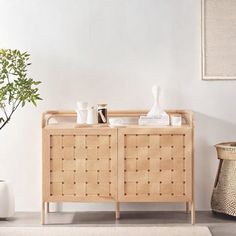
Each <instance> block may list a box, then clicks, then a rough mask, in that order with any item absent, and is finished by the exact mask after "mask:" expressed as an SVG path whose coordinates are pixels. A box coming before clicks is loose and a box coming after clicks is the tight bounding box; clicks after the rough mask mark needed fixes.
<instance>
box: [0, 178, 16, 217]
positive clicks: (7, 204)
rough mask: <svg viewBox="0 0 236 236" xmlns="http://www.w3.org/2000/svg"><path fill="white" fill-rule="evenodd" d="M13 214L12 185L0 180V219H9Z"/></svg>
mask: <svg viewBox="0 0 236 236" xmlns="http://www.w3.org/2000/svg"><path fill="white" fill-rule="evenodd" d="M14 213H15V198H14V193H13V188H12V185H11V183H10V182H9V181H7V180H0V218H9V217H11V216H13V215H14Z"/></svg>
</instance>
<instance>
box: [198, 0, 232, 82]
mask: <svg viewBox="0 0 236 236" xmlns="http://www.w3.org/2000/svg"><path fill="white" fill-rule="evenodd" d="M207 1H209V0H201V69H202V75H201V76H202V80H235V79H236V74H235V75H233V76H228V75H214V74H212V75H207V74H206V69H207V65H206V63H207V62H206V30H207V29H206V28H207V25H206V21H205V17H206V7H205V4H206V2H207ZM235 34H236V32H235Z"/></svg>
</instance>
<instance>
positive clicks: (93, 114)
mask: <svg viewBox="0 0 236 236" xmlns="http://www.w3.org/2000/svg"><path fill="white" fill-rule="evenodd" d="M86 123H87V124H88V125H95V124H97V123H98V115H97V109H95V108H94V107H90V108H88V114H87V121H86Z"/></svg>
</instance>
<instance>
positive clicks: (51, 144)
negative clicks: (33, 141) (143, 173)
mask: <svg viewBox="0 0 236 236" xmlns="http://www.w3.org/2000/svg"><path fill="white" fill-rule="evenodd" d="M43 140H44V162H43V173H44V174H43V176H44V177H43V188H44V199H45V200H46V201H113V200H116V198H117V131H116V129H110V128H102V129H101V128H100V129H87V128H83V129H71V130H53V129H51V130H44V134H43Z"/></svg>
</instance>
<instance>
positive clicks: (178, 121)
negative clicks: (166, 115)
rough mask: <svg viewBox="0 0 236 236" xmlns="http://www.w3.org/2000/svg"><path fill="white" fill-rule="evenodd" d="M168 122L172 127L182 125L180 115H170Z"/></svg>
mask: <svg viewBox="0 0 236 236" xmlns="http://www.w3.org/2000/svg"><path fill="white" fill-rule="evenodd" d="M170 122H171V125H172V126H181V125H182V117H181V115H171V116H170Z"/></svg>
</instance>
